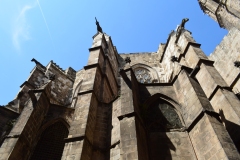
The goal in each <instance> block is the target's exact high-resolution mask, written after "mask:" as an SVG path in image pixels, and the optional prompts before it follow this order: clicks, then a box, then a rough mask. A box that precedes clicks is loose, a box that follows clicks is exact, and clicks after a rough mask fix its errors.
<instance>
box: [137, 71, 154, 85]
mask: <svg viewBox="0 0 240 160" xmlns="http://www.w3.org/2000/svg"><path fill="white" fill-rule="evenodd" d="M134 72H135V76H136V78H137V80H138V82H140V83H151V81H152V77H151V75H150V73H149V71H148V70H146V69H144V68H137V69H135V71H134Z"/></svg>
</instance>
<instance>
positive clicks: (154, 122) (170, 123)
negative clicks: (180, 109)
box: [146, 99, 183, 132]
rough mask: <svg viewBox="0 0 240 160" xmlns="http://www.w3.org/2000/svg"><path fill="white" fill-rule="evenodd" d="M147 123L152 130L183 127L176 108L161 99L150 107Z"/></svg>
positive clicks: (159, 130) (158, 130)
mask: <svg viewBox="0 0 240 160" xmlns="http://www.w3.org/2000/svg"><path fill="white" fill-rule="evenodd" d="M146 125H147V128H148V130H149V131H150V132H161V131H169V130H171V129H180V128H182V127H183V125H182V122H181V120H180V117H179V115H178V113H177V111H176V110H175V108H174V107H173V106H172V105H171V104H170V103H168V102H166V101H163V100H161V99H159V100H157V101H156V102H155V103H153V104H152V105H150V106H149V107H148V111H147V116H146Z"/></svg>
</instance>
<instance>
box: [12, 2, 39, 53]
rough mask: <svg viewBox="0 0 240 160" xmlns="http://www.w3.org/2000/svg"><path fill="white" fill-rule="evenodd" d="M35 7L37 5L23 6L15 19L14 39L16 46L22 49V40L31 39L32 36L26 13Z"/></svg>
mask: <svg viewBox="0 0 240 160" xmlns="http://www.w3.org/2000/svg"><path fill="white" fill-rule="evenodd" d="M33 7H35V5H32V6H31V5H25V6H23V7H22V8H21V10H20V12H19V13H18V15H17V17H16V18H15V19H14V23H13V24H14V26H13V32H12V41H13V45H14V47H15V48H16V49H17V50H18V51H20V50H21V42H23V41H26V40H29V39H30V38H31V37H30V25H29V24H28V22H27V19H26V13H27V11H29V10H30V9H32V8H33Z"/></svg>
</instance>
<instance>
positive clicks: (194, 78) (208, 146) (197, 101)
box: [0, 0, 240, 160]
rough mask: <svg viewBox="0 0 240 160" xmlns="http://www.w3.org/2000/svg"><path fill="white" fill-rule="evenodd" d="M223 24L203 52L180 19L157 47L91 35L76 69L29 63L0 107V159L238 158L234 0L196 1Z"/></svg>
mask: <svg viewBox="0 0 240 160" xmlns="http://www.w3.org/2000/svg"><path fill="white" fill-rule="evenodd" d="M198 2H199V4H200V8H201V9H202V10H203V12H204V13H206V14H208V15H209V16H210V17H211V18H212V19H214V20H215V21H217V22H218V23H219V26H220V27H223V28H226V29H227V30H228V31H229V32H228V34H227V35H226V36H225V37H224V38H223V40H222V42H221V43H220V44H219V45H218V46H217V47H216V49H215V51H214V52H213V53H212V54H211V55H210V56H206V55H205V54H204V52H203V51H202V50H201V48H200V44H199V43H197V42H196V41H195V40H194V38H193V37H192V36H191V32H190V31H188V30H187V29H186V27H185V23H186V22H187V21H188V19H187V18H185V19H183V21H182V23H181V24H180V25H179V27H178V28H177V30H176V31H172V32H171V33H170V34H169V37H168V39H167V42H166V43H164V44H160V45H159V48H158V50H157V51H156V52H144V53H131V54H118V52H117V49H116V47H115V46H114V45H113V42H112V40H111V37H110V36H109V35H107V34H106V33H103V32H102V29H101V27H100V25H99V23H98V22H97V21H96V24H97V29H98V32H97V33H96V34H95V35H94V36H93V44H92V46H91V48H90V49H89V59H88V62H87V65H86V66H84V68H83V69H81V70H79V71H75V70H74V69H72V68H71V67H69V68H68V69H66V70H63V69H61V68H60V67H59V66H58V65H57V64H56V63H54V62H53V61H50V62H49V64H48V65H47V66H43V65H42V64H41V63H40V62H38V61H37V60H36V59H32V61H33V62H34V63H35V64H36V66H35V67H34V68H33V70H32V71H31V73H30V76H29V78H28V79H27V80H26V81H25V82H24V83H23V84H22V85H21V89H20V91H19V93H18V94H17V96H16V98H15V99H14V100H13V101H11V102H9V103H8V104H7V105H5V106H2V107H0V160H7V159H9V160H29V159H30V160H58V159H59V160H60V159H62V160H80V159H81V160H120V159H121V160H133V159H136V160H137V159H138V160H160V159H161V160H180V159H181V160H220V159H223V160H228V159H231V160H240V155H239V152H240V136H239V135H240V80H239V78H240V72H239V70H240V54H239V52H240V43H239V40H240V31H239V30H240V2H239V0H198Z"/></svg>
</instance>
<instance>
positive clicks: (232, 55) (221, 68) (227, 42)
mask: <svg viewBox="0 0 240 160" xmlns="http://www.w3.org/2000/svg"><path fill="white" fill-rule="evenodd" d="M239 39H240V32H239V30H238V29H236V28H233V29H231V30H230V31H229V33H228V34H227V35H226V36H225V37H224V38H223V40H222V42H221V43H220V44H219V45H218V46H217V47H216V49H215V50H214V52H213V53H212V54H211V55H210V56H209V59H211V60H213V61H215V63H214V67H215V68H216V69H217V71H218V72H219V74H220V75H221V76H222V78H223V79H224V80H225V82H226V83H227V84H228V86H231V87H232V88H233V91H234V92H235V93H239V92H240V86H239V83H238V81H239V68H237V67H235V66H234V62H235V61H240V55H239V52H240V45H239V44H240V42H239Z"/></svg>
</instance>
